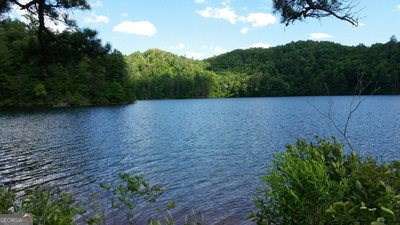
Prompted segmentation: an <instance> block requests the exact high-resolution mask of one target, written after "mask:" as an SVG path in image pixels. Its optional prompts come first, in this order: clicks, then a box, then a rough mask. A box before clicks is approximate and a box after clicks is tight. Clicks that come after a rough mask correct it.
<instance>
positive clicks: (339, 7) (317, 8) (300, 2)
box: [273, 0, 358, 26]
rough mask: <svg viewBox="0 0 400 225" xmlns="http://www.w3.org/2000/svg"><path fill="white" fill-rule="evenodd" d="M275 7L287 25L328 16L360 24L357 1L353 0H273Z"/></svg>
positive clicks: (355, 24)
mask: <svg viewBox="0 0 400 225" xmlns="http://www.w3.org/2000/svg"><path fill="white" fill-rule="evenodd" d="M273 7H274V10H275V11H276V12H278V13H279V14H280V15H281V17H282V23H285V24H286V25H289V24H291V23H293V22H295V21H297V20H303V19H306V18H322V17H327V16H334V17H336V18H338V19H340V20H344V21H347V22H349V23H351V24H352V25H354V26H357V25H358V19H357V18H356V17H355V16H354V12H353V10H354V8H355V3H354V2H352V1H351V0H273Z"/></svg>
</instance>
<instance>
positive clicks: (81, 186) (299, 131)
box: [0, 96, 400, 224]
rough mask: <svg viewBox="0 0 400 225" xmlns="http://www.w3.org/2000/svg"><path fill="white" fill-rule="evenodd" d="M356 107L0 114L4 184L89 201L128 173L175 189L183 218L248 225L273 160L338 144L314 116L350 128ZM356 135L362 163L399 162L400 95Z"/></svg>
mask: <svg viewBox="0 0 400 225" xmlns="http://www.w3.org/2000/svg"><path fill="white" fill-rule="evenodd" d="M351 100H352V97H293V98H291V97H290V98H240V99H202V100H162V101H138V102H136V103H135V104H132V105H127V106H120V107H95V108H74V109H54V110H47V111H30V112H1V113H0V134H1V136H0V183H3V184H9V185H12V186H13V187H14V188H15V189H18V190H23V189H25V188H28V187H31V186H33V185H37V184H43V183H46V184H49V185H54V186H57V187H60V188H62V189H64V190H67V191H69V192H72V193H75V194H77V195H78V196H79V199H85V198H86V197H87V196H88V195H89V193H91V192H94V191H95V190H98V185H99V184H100V183H104V182H114V181H115V180H116V178H117V176H116V175H117V174H118V173H120V172H140V173H142V174H144V175H145V176H146V177H147V178H148V179H149V180H150V181H151V182H152V183H155V184H161V185H163V186H164V187H165V188H166V189H167V191H166V193H165V195H164V196H163V197H162V199H161V200H160V201H161V203H165V202H166V201H167V200H168V199H173V200H174V201H175V202H176V204H177V208H176V209H175V211H174V212H175V214H176V215H177V216H178V217H179V216H181V217H182V215H184V214H186V213H190V212H191V210H192V209H196V210H197V211H200V212H201V213H202V215H203V216H204V217H205V218H206V220H207V221H208V222H209V223H210V224H218V223H219V224H248V222H247V221H246V217H247V215H248V213H249V212H251V210H252V209H253V205H252V197H253V196H254V194H255V193H256V189H257V187H259V185H260V176H262V175H263V174H264V173H265V171H266V169H267V168H268V166H269V165H270V162H271V159H272V157H273V155H274V153H276V152H278V151H282V150H283V149H284V146H285V144H287V143H293V142H294V141H295V140H296V138H300V137H303V138H306V139H310V140H311V139H313V137H314V136H316V135H318V136H321V137H324V136H334V135H337V133H335V130H334V129H333V127H332V126H331V125H330V124H329V122H328V121H327V120H326V119H325V118H324V117H323V116H321V115H320V114H319V113H318V112H317V110H316V108H318V109H319V110H320V111H322V112H329V111H330V108H331V109H332V111H333V112H334V115H335V117H336V119H337V121H338V123H343V122H344V120H345V119H344V118H342V117H341V116H342V115H344V114H345V112H346V110H347V109H348V104H349V103H350V102H351ZM349 134H350V136H351V139H352V141H353V144H354V146H355V147H356V148H357V149H360V153H362V154H365V155H372V156H375V157H376V158H377V159H379V160H384V161H389V160H396V159H400V96H374V97H367V98H366V100H365V101H364V102H363V103H362V105H361V107H360V108H359V110H358V111H357V112H356V113H355V114H354V118H353V119H352V120H351V124H350V129H349ZM148 214H151V213H150V211H148V210H146V212H145V213H143V214H141V215H140V216H139V218H145V217H146V216H149V215H148ZM223 222H225V223H223Z"/></svg>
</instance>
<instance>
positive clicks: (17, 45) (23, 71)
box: [0, 20, 133, 107]
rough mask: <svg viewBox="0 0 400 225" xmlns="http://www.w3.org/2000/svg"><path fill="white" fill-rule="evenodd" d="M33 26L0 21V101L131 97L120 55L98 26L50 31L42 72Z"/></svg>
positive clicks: (21, 103) (98, 101) (86, 101)
mask: <svg viewBox="0 0 400 225" xmlns="http://www.w3.org/2000/svg"><path fill="white" fill-rule="evenodd" d="M36 33H37V30H36V28H35V27H34V26H28V25H26V24H24V23H22V22H19V21H11V20H4V21H1V22H0V106H1V107H30V106H71V105H106V104H120V103H124V102H129V101H132V100H133V95H132V94H131V92H128V88H129V86H130V85H129V81H128V76H127V75H128V73H127V69H126V64H125V61H124V57H123V55H122V54H121V53H120V52H118V51H116V50H113V51H112V50H111V46H110V45H105V46H103V45H102V44H101V40H100V39H98V38H97V37H96V35H97V33H96V31H93V30H89V29H84V30H77V31H64V32H62V33H52V32H48V35H49V36H48V37H49V38H51V40H52V41H50V42H48V48H47V52H46V58H47V65H46V68H45V69H46V73H43V72H42V71H41V66H40V63H39V60H40V55H39V54H40V53H39V49H40V48H39V42H38V38H37V35H36Z"/></svg>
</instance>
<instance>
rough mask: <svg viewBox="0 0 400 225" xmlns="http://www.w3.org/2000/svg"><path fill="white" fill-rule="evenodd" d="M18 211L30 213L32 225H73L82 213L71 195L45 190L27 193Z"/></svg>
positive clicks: (39, 189) (40, 189)
mask: <svg viewBox="0 0 400 225" xmlns="http://www.w3.org/2000/svg"><path fill="white" fill-rule="evenodd" d="M20 211H22V212H26V213H31V214H32V215H33V224H34V225H73V224H75V223H74V220H75V217H76V216H77V215H78V214H80V213H82V210H81V209H80V208H78V207H77V205H76V204H75V201H74V199H73V198H72V196H71V195H69V194H66V193H62V192H59V191H55V190H51V189H46V188H38V189H34V190H31V191H29V192H28V194H27V196H26V197H25V198H24V199H23V201H22V205H21V209H20Z"/></svg>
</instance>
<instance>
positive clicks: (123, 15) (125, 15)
mask: <svg viewBox="0 0 400 225" xmlns="http://www.w3.org/2000/svg"><path fill="white" fill-rule="evenodd" d="M121 16H122V17H128V16H129V14H128V13H126V12H123V13H121Z"/></svg>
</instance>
